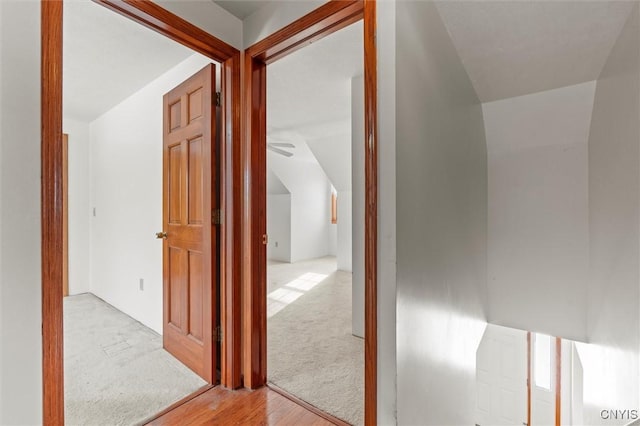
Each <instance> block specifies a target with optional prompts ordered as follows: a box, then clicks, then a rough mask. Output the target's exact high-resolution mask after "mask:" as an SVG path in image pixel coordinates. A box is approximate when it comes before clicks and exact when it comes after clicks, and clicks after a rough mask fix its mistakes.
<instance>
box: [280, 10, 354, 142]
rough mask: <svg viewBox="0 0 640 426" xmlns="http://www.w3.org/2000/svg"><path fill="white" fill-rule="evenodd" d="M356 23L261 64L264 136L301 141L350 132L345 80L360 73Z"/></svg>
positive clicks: (348, 99) (348, 86)
mask: <svg viewBox="0 0 640 426" xmlns="http://www.w3.org/2000/svg"><path fill="white" fill-rule="evenodd" d="M362 32H363V27H362V22H358V23H356V24H353V25H351V26H349V27H347V28H345V29H343V30H341V31H338V32H336V33H334V34H332V35H330V36H328V37H325V38H323V39H321V40H319V41H318V42H316V43H313V44H311V45H309V46H307V47H305V48H304V49H300V50H298V51H297V52H294V53H292V54H291V55H288V56H286V57H284V58H283V59H280V60H278V61H276V62H274V63H273V64H271V65H268V66H267V81H268V84H267V126H268V135H273V136H276V133H277V132H279V131H280V132H282V131H294V132H296V134H297V135H299V136H300V137H302V138H304V139H306V140H312V139H317V138H319V137H325V136H328V135H329V134H331V132H334V134H338V133H342V134H343V133H345V132H350V131H351V130H350V119H351V78H352V77H354V76H357V75H362V73H363V70H364V66H363V61H364V58H363V34H362Z"/></svg>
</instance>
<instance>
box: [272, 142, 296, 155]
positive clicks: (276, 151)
mask: <svg viewBox="0 0 640 426" xmlns="http://www.w3.org/2000/svg"><path fill="white" fill-rule="evenodd" d="M267 149H268V150H270V151H273V152H275V153H276V154H280V155H284V156H285V157H293V153H292V152H289V151H285V150H284V149H280V148H276V147H275V146H271V144H269V145H267Z"/></svg>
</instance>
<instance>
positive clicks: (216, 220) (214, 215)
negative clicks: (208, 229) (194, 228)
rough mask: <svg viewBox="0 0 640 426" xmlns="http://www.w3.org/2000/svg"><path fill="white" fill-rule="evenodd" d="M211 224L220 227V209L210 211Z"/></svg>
mask: <svg viewBox="0 0 640 426" xmlns="http://www.w3.org/2000/svg"><path fill="white" fill-rule="evenodd" d="M211 224H212V225H222V210H220V209H213V210H211Z"/></svg>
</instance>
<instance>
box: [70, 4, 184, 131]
mask: <svg viewBox="0 0 640 426" xmlns="http://www.w3.org/2000/svg"><path fill="white" fill-rule="evenodd" d="M63 31H64V34H63V36H64V46H63V49H64V57H63V64H64V68H63V78H64V82H63V87H64V89H63V90H64V93H63V110H64V115H65V118H73V119H76V120H80V121H84V122H90V121H93V120H94V119H96V118H97V117H99V116H100V115H102V114H103V113H105V112H106V111H108V110H109V109H111V108H113V107H114V106H115V105H117V104H118V103H120V102H121V101H123V100H124V99H126V98H127V97H129V96H131V95H132V94H133V93H135V92H137V91H138V90H140V89H141V88H142V87H144V86H145V85H146V84H148V83H149V82H150V81H152V80H153V79H155V78H157V77H159V76H160V75H162V74H163V73H165V72H166V71H168V70H169V69H171V68H172V67H174V66H175V65H177V64H179V63H180V62H182V61H183V60H185V59H186V58H188V57H189V56H191V55H193V54H194V52H193V51H191V50H189V49H187V48H186V47H184V46H182V45H180V44H178V43H176V42H174V41H172V40H169V39H168V38H167V37H164V36H161V35H159V34H157V33H155V32H154V31H152V30H150V29H148V28H145V27H143V26H142V25H139V24H136V23H135V22H133V21H131V20H129V19H127V18H124V17H122V16H120V15H118V14H116V13H114V12H112V11H111V10H108V9H107V8H105V7H103V6H100V5H98V4H96V3H94V2H92V1H65V2H64V29H63Z"/></svg>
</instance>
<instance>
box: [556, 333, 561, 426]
mask: <svg viewBox="0 0 640 426" xmlns="http://www.w3.org/2000/svg"><path fill="white" fill-rule="evenodd" d="M561 403H562V339H561V338H559V337H556V426H560V424H561V423H562V404H561Z"/></svg>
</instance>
